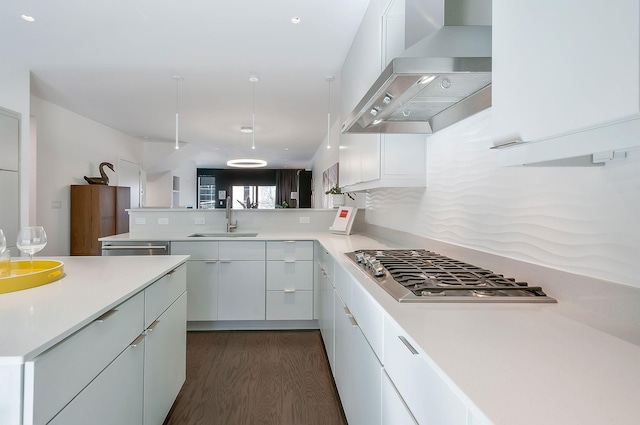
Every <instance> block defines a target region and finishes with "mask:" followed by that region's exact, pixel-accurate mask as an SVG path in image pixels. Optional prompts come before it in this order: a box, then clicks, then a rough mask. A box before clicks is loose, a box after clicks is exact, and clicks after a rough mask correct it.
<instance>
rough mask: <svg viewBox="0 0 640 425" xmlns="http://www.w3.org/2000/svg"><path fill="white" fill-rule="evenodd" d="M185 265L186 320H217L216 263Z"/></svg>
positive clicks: (191, 263)
mask: <svg viewBox="0 0 640 425" xmlns="http://www.w3.org/2000/svg"><path fill="white" fill-rule="evenodd" d="M187 264H188V266H187V293H188V294H189V296H188V297H187V320H189V321H197V320H218V262H217V261H215V260H213V261H188V262H187Z"/></svg>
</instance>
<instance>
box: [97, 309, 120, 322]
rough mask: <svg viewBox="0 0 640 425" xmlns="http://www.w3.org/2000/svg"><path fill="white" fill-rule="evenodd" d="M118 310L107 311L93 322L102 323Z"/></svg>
mask: <svg viewBox="0 0 640 425" xmlns="http://www.w3.org/2000/svg"><path fill="white" fill-rule="evenodd" d="M117 311H118V310H116V309H115V308H114V309H113V310H109V311H107V312H106V313H105V314H103V315H102V316H100V317H98V318H96V320H94V322H98V323H103V322H104V321H106V320H107V319H108V318H109V317H111V316H113V315H114V314H116V313H117Z"/></svg>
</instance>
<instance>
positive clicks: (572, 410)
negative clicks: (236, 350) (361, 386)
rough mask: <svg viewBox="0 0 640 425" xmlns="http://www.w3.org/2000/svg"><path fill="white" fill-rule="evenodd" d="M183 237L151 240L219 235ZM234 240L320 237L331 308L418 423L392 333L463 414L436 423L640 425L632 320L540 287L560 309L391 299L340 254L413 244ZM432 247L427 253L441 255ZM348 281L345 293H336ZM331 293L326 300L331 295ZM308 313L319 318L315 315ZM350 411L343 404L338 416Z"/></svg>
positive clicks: (362, 239) (639, 347) (271, 235)
mask: <svg viewBox="0 0 640 425" xmlns="http://www.w3.org/2000/svg"><path fill="white" fill-rule="evenodd" d="M189 234H191V232H183V233H179V232H176V233H164V234H161V235H156V236H155V237H157V238H161V239H167V240H171V241H194V240H196V239H197V240H201V241H215V240H223V239H225V238H219V237H218V238H216V237H212V238H202V237H199V238H193V237H189ZM152 237H154V236H153V235H151V234H125V235H118V236H114V237H112V238H110V239H121V240H122V239H124V240H136V238H140V240H148V239H149V238H152ZM226 239H235V238H226ZM239 239H250V240H254V241H278V240H280V241H282V240H316V241H318V244H319V245H318V246H319V247H320V248H321V249H322V251H324V252H325V253H326V254H327V255H328V257H329V258H330V264H331V265H330V266H328V267H327V269H326V270H325V272H327V273H328V274H330V275H332V276H330V277H332V278H333V281H329V285H328V288H329V290H330V291H331V292H332V293H333V290H334V289H335V300H337V301H336V302H339V301H338V300H342V302H344V303H345V307H347V308H348V309H351V313H352V315H351V318H355V320H356V321H357V322H358V323H359V324H360V327H361V328H362V331H363V332H362V333H363V334H364V337H365V338H366V341H368V343H369V345H370V347H371V348H369V349H370V350H373V351H374V352H375V356H376V357H377V360H375V361H377V362H379V363H378V365H379V367H380V368H382V370H383V372H382V376H383V377H384V376H387V373H386V372H389V375H388V376H390V377H391V378H392V381H393V384H394V385H395V386H396V387H398V388H397V389H398V390H399V392H400V395H401V396H402V397H405V400H404V401H405V402H406V403H407V404H408V405H409V408H410V409H411V410H412V413H413V414H414V415H415V416H416V417H417V416H418V415H417V411H418V410H419V408H417V409H415V411H414V409H413V406H415V405H413V406H412V405H411V403H410V402H409V401H408V400H409V399H410V398H411V395H410V394H407V393H406V392H404V393H403V391H402V388H401V387H402V385H401V383H399V382H397V381H394V377H393V376H392V372H393V370H392V368H391V361H392V357H391V354H393V351H392V350H387V347H386V346H387V344H392V343H393V342H394V341H396V340H397V338H396V336H395V335H396V334H394V332H396V331H397V332H399V333H401V334H402V335H397V336H403V338H404V340H405V341H406V342H407V343H409V344H410V345H411V346H412V347H413V348H414V349H415V352H416V353H415V354H414V357H413V358H412V359H416V358H417V359H419V360H420V361H419V362H418V363H417V364H418V365H419V366H420V367H424V368H425V370H429V371H430V375H429V376H431V377H432V378H433V379H435V380H437V381H438V382H439V385H440V387H439V388H441V389H445V390H446V391H448V392H450V393H451V396H452V398H455V399H456V401H455V403H454V404H455V405H456V406H457V407H456V408H461V409H462V412H461V413H460V414H458V413H456V414H455V415H457V416H456V420H455V421H454V420H453V419H452V420H451V421H450V422H440V423H447V424H453V423H456V424H457V423H462V424H474V425H475V424H496V425H512V424H518V425H539V424H562V425H567V424H576V425H578V424H580V425H584V424H594V425H595V424H598V425H600V424H605V423H606V424H609V423H610V424H616V425H619V424H629V425H631V424H634V425H635V424H637V423H640V411H639V410H638V409H637V408H636V406H637V405H638V403H639V402H640V326H638V324H637V323H635V322H623V321H619V320H616V319H613V318H611V317H606V316H604V315H600V314H598V313H597V312H594V311H592V310H589V309H587V308H584V304H582V305H581V304H580V302H579V301H581V300H578V299H576V300H575V302H573V301H574V300H571V299H567V296H566V294H562V293H559V292H556V291H555V290H554V288H550V287H546V286H545V285H543V289H545V291H547V292H548V293H550V295H552V296H554V297H555V298H557V299H558V300H559V302H558V303H557V304H522V303H518V304H509V303H506V304H491V303H488V304H462V303H447V304H438V303H428V304H420V303H411V304H408V303H398V302H396V301H395V300H394V299H393V298H392V297H391V296H389V294H388V293H387V292H386V291H384V290H383V289H382V288H381V287H380V286H378V285H377V284H376V283H375V282H374V281H373V280H372V279H370V278H369V277H367V276H366V275H365V274H364V273H363V272H362V271H361V270H360V269H359V268H358V267H357V266H356V265H355V264H353V263H352V262H351V261H350V260H349V259H347V257H346V256H344V253H345V252H351V251H354V250H357V249H394V248H403V247H407V246H409V247H411V248H416V247H417V246H416V245H414V244H413V243H412V244H411V245H407V244H401V243H398V242H395V241H390V240H387V239H382V238H380V237H372V236H368V235H364V234H355V235H351V236H343V235H334V234H330V233H326V232H313V233H311V232H310V233H298V232H291V233H289V232H274V231H268V232H258V234H257V236H256V237H251V238H239ZM421 247H424V248H427V249H429V248H430V247H429V246H428V245H427V246H421ZM436 248H440V247H436ZM436 248H433V247H431V249H434V250H436V251H438V250H439V249H436ZM495 271H496V272H500V271H501V270H495ZM316 276H317V275H316ZM345 279H347V280H348V282H349V285H350V286H349V290H347V291H343V292H340V285H341V282H344V281H345ZM585 280H588V279H587V278H585ZM529 283H530V284H531V283H532V282H529ZM315 289H317V287H316V288H315ZM345 294H346V295H345ZM317 295H318V294H314V296H317ZM329 295H330V297H329V298H331V297H333V296H334V295H332V294H329ZM338 295H340V297H342V298H340V297H338ZM560 295H561V296H560ZM356 296H357V297H359V298H358V300H356ZM609 296H610V295H609ZM603 299H604V296H603ZM361 300H364V302H367V303H370V306H369V307H370V308H369V307H368V308H369V311H370V312H373V316H372V317H375V320H373V323H374V325H373V327H370V328H368V327H367V325H366V324H367V317H366V315H359V314H358V313H359V312H360V311H359V310H358V306H359V305H358V304H357V302H356V301H358V302H360V301H361ZM582 301H583V300H582ZM631 303H632V304H633V301H631ZM334 307H335V309H334ZM341 310H342V309H341V308H339V306H338V305H337V304H335V305H332V306H331V311H335V312H336V317H337V315H338V311H341ZM315 314H316V317H317V314H318V312H317V311H316V312H315ZM319 322H320V328H321V330H322V328H323V326H325V324H324V323H323V322H324V321H323V320H322V319H321V318H319ZM329 326H334V328H333V329H334V330H336V329H337V325H334V324H331V323H330V325H329ZM327 335H329V336H328V337H327ZM323 338H325V345H326V346H327V351H328V353H327V354H328V356H329V358H330V362H331V359H332V358H334V357H333V356H334V353H335V362H336V364H332V370H333V373H334V377H335V379H336V383H337V385H338V390H339V392H340V391H341V385H340V380H341V379H342V378H343V377H341V376H340V374H341V373H342V372H341V369H340V367H339V366H338V365H337V363H339V361H340V360H339V357H338V352H339V351H340V350H339V348H338V347H336V348H335V350H333V349H332V348H331V347H332V344H333V343H334V342H336V341H338V338H339V337H338V336H335V335H334V334H332V333H331V332H329V333H326V332H323ZM327 338H329V339H327ZM396 342H397V341H396ZM336 343H337V342H336ZM374 359H376V358H375V357H374ZM412 373H414V374H415V375H416V376H419V375H420V374H419V373H416V372H415V371H414V372H410V373H408V375H411V374H412ZM420 376H421V375H420ZM416 389H417V390H419V389H420V388H416ZM340 396H341V398H342V399H343V404H345V403H351V402H350V401H348V400H347V399H346V398H345V397H344V394H343V393H342V392H340ZM427 401H428V400H427ZM423 403H425V401H424V400H423ZM456 403H458V404H456ZM348 408H349V407H348V406H345V410H348ZM383 410H384V407H383ZM383 414H384V413H383ZM347 417H348V418H349V414H347ZM458 417H461V419H460V421H458ZM350 422H351V420H350ZM354 422H355V421H354ZM418 422H419V423H420V421H418ZM382 423H385V422H384V419H383V422H382ZM389 423H394V422H389ZM396 423H400V422H396Z"/></svg>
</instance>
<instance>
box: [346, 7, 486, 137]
mask: <svg viewBox="0 0 640 425" xmlns="http://www.w3.org/2000/svg"><path fill="white" fill-rule="evenodd" d="M416 40H418V41H417V42H416ZM490 106H491V0H438V1H431V0H426V1H425V0H405V51H404V52H403V54H402V55H400V56H399V57H396V58H395V59H393V60H392V61H391V62H390V63H389V65H388V66H387V67H386V68H385V70H384V71H383V72H382V74H381V75H380V77H378V79H377V80H376V82H375V83H374V84H373V86H372V87H371V88H370V89H369V91H368V92H367V93H366V94H365V96H364V97H363V98H362V100H361V101H360V102H359V103H358V105H357V106H356V108H355V109H354V110H353V112H351V114H350V115H349V117H348V118H347V119H346V120H345V122H344V123H343V124H342V132H343V133H424V134H430V133H434V132H436V131H438V130H441V129H442V128H445V127H447V126H449V125H451V124H454V123H455V122H458V121H460V120H462V119H465V118H467V117H469V116H471V115H473V114H476V113H478V112H480V111H482V110H484V109H486V108H488V107H490Z"/></svg>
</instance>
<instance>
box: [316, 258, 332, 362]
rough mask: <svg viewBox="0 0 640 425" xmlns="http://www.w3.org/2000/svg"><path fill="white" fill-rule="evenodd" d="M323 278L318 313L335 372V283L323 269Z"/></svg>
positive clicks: (320, 286)
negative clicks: (332, 282) (333, 283)
mask: <svg viewBox="0 0 640 425" xmlns="http://www.w3.org/2000/svg"><path fill="white" fill-rule="evenodd" d="M321 270H322V271H321V278H320V283H319V285H318V286H319V288H320V291H319V293H320V300H319V308H318V310H319V313H318V325H319V327H320V333H321V334H322V340H323V342H324V348H325V350H327V358H328V359H329V366H331V371H332V373H333V372H334V357H335V350H334V341H335V340H334V332H335V328H334V323H335V322H334V321H335V317H334V298H333V293H334V291H333V285H332V284H331V279H329V277H328V276H327V274H326V272H325V271H324V270H323V269H321Z"/></svg>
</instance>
